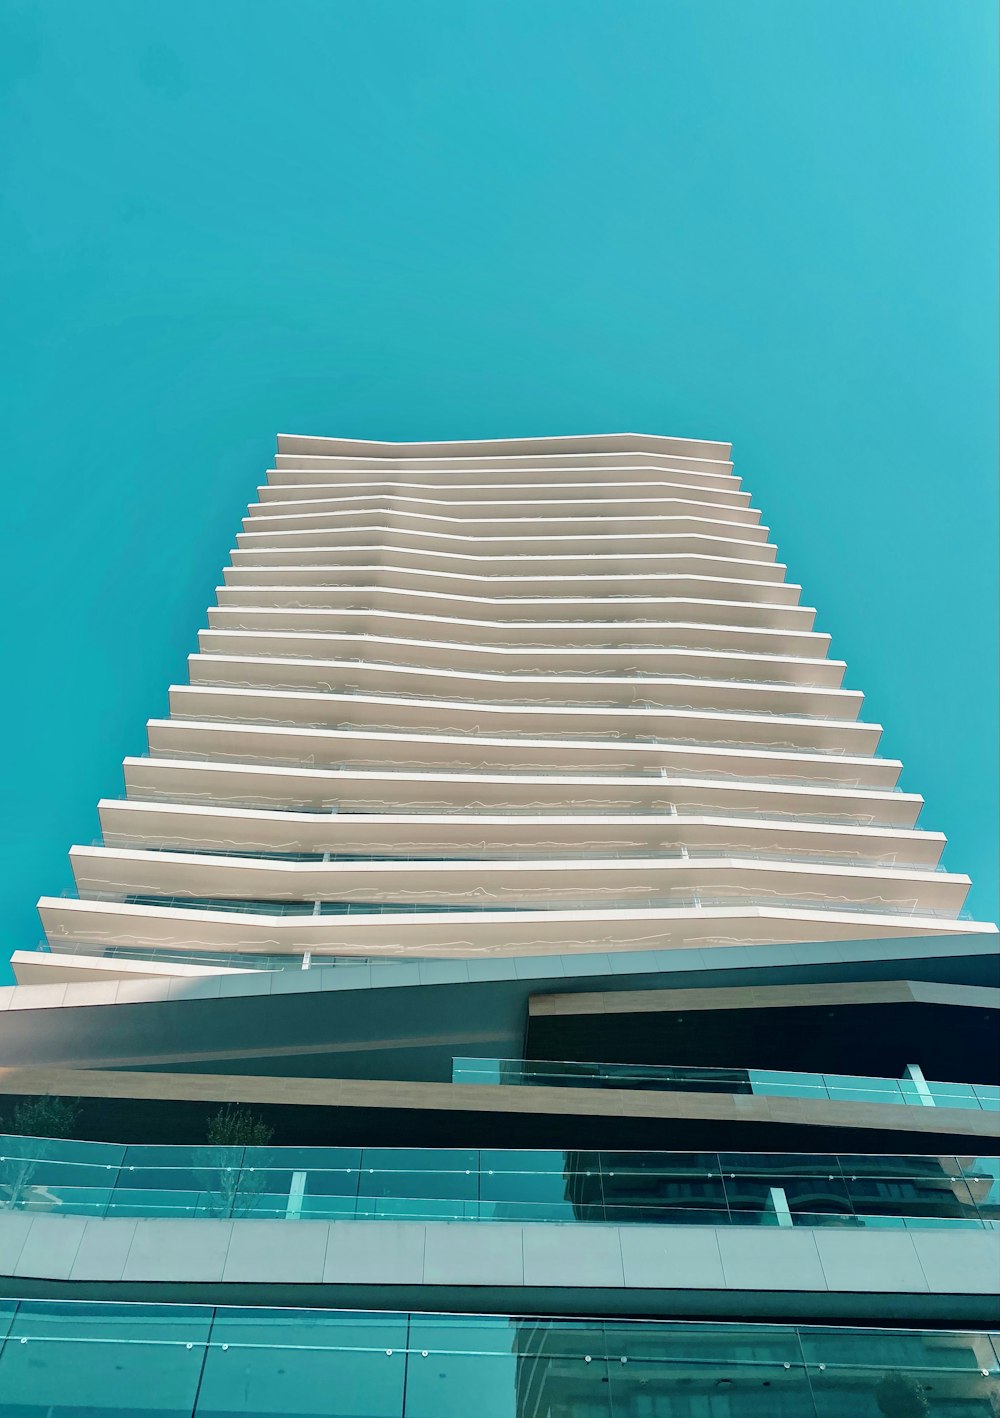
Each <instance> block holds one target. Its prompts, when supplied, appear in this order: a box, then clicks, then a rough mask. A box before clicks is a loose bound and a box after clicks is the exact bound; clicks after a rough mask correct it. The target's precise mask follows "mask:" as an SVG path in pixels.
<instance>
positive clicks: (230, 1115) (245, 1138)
mask: <svg viewBox="0 0 1000 1418" xmlns="http://www.w3.org/2000/svg"><path fill="white" fill-rule="evenodd" d="M273 1135H274V1129H273V1128H271V1127H269V1126H268V1125H267V1123H266V1122H265V1121H264V1119H263V1118H262V1117H260V1116H259V1115H258V1114H257V1113H252V1112H251V1111H250V1110H249V1109H248V1108H243V1107H241V1106H240V1104H239V1103H227V1104H226V1105H225V1106H224V1107H222V1108H220V1109H219V1111H218V1112H217V1113H213V1115H212V1117H211V1118H209V1120H208V1128H207V1130H206V1133H205V1140H206V1141H207V1143H208V1145H209V1147H212V1148H216V1149H218V1150H217V1153H216V1156H215V1157H214V1158H213V1159H212V1160H213V1165H212V1169H211V1172H210V1173H209V1186H208V1190H209V1192H210V1194H211V1197H212V1209H213V1210H214V1211H215V1212H216V1213H217V1214H218V1215H220V1216H246V1215H247V1214H248V1213H249V1212H250V1211H252V1210H253V1207H254V1202H255V1201H256V1199H257V1197H258V1196H259V1195H260V1193H261V1192H262V1191H263V1189H264V1177H263V1175H262V1174H261V1173H260V1172H254V1171H253V1170H252V1169H249V1168H247V1167H244V1166H243V1148H245V1147H266V1146H267V1144H268V1143H269V1142H270V1141H271V1138H272V1137H273Z"/></svg>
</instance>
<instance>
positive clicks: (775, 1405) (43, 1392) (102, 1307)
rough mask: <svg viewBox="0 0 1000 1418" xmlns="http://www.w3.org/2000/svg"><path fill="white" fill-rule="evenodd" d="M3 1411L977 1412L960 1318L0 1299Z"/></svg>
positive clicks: (978, 1370) (373, 1414)
mask: <svg viewBox="0 0 1000 1418" xmlns="http://www.w3.org/2000/svg"><path fill="white" fill-rule="evenodd" d="M0 1393H2V1394H3V1410H4V1411H5V1412H9V1413H11V1414H12V1415H25V1418H28V1415H53V1416H55V1415H58V1418H95V1415H97V1414H111V1413H115V1414H129V1415H133V1418H220V1415H223V1414H225V1415H235V1414H252V1415H254V1418H316V1415H317V1414H329V1415H344V1418H346V1415H360V1414H364V1415H366V1416H367V1418H469V1415H473V1414H477V1415H482V1418H544V1415H553V1414H574V1415H579V1418H657V1415H662V1418H668V1415H673V1414H676V1415H678V1418H682V1415H690V1418H697V1415H704V1418H709V1415H712V1418H882V1415H884V1414H899V1415H907V1414H923V1413H926V1414H940V1415H942V1418H944V1415H951V1416H952V1418H992V1415H995V1414H996V1412H997V1407H998V1403H1000V1336H998V1335H997V1334H995V1333H990V1332H984V1331H978V1330H963V1331H961V1332H953V1331H949V1330H942V1329H937V1330H932V1331H924V1330H902V1329H896V1330H886V1329H872V1328H867V1329H850V1328H846V1327H844V1326H795V1327H793V1326H791V1325H781V1324H752V1323H747V1322H742V1323H739V1324H725V1323H719V1322H715V1321H697V1322H692V1321H683V1320H681V1321H677V1320H595V1319H547V1318H540V1317H537V1316H536V1317H532V1318H517V1317H508V1316H506V1315H461V1314H427V1313H425V1314H419V1313H398V1312H394V1311H385V1310H382V1311H349V1310H303V1309H265V1308H241V1309H236V1308H225V1307H218V1308H214V1307H211V1306H207V1305H197V1304H190V1305H165V1304H122V1303H117V1304H115V1303H108V1302H101V1301H81V1300H70V1301H45V1300H21V1301H17V1300H0Z"/></svg>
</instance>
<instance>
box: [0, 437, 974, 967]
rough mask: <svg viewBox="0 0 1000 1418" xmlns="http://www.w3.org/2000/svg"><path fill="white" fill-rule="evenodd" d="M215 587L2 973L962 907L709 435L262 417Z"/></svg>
mask: <svg viewBox="0 0 1000 1418" xmlns="http://www.w3.org/2000/svg"><path fill="white" fill-rule="evenodd" d="M224 582H225V584H224V585H223V586H221V587H220V588H219V590H218V596H217V604H216V605H215V606H213V607H212V608H211V609H210V610H209V613H208V622H209V623H208V626H207V628H206V629H204V630H203V631H202V632H201V634H200V636H199V645H198V651H197V653H196V654H193V655H192V656H191V658H190V667H189V669H190V674H189V683H188V684H186V685H176V686H174V687H172V689H171V691H170V713H169V717H167V718H165V719H154V720H151V721H150V722H149V726H148V738H149V750H148V753H147V754H146V755H144V756H142V757H136V758H129V759H126V761H125V789H126V792H125V797H124V798H122V799H120V800H118V799H108V800H105V801H104V802H102V803H101V805H100V815H101V825H102V831H103V838H102V841H101V842H100V843H98V844H95V845H91V846H79V847H75V848H74V849H73V851H72V853H71V860H72V864H73V870H74V874H75V879H76V885H77V894H76V895H74V896H66V897H62V898H43V900H42V901H41V903H40V907H39V909H40V913H41V917H42V922H43V925H44V928H45V934H46V947H47V948H46V949H43V950H42V951H41V952H37V953H30V952H19V953H18V955H17V957H16V958H15V968H16V969H17V970H18V972H19V975H18V977H19V978H21V979H27V978H29V977H30V978H31V979H32V980H38V979H39V978H46V979H51V980H52V981H59V980H68V979H75V980H79V979H81V978H83V977H82V976H81V974H80V973H79V972H80V969H81V965H82V963H83V962H84V961H90V962H92V969H93V972H94V973H93V976H92V978H105V979H106V978H109V977H110V978H127V977H128V975H129V973H130V972H134V971H135V970H136V969H137V966H136V964H135V963H134V962H135V960H136V959H138V958H140V957H142V956H143V955H145V956H146V957H147V962H146V966H147V968H148V965H149V962H150V961H152V962H154V964H156V966H157V969H158V970H159V972H160V973H162V974H164V975H167V976H169V975H171V974H172V973H177V974H180V973H183V972H184V962H185V959H186V960H187V962H188V966H189V967H193V968H199V969H200V968H209V969H215V968H221V967H216V966H215V965H214V964H212V962H213V961H215V960H217V959H218V958H220V956H224V955H226V954H234V953H235V954H238V955H240V956H242V957H246V958H253V957H255V956H258V957H260V958H261V959H262V960H263V959H267V960H273V959H274V958H276V957H277V958H279V959H280V958H282V957H286V956H287V957H288V958H289V960H290V961H293V960H294V961H296V962H298V961H301V960H303V959H308V960H309V961H310V962H313V963H315V964H319V963H322V962H323V961H331V960H332V961H336V960H347V959H350V958H363V959H365V960H388V959H393V958H398V957H404V958H406V957H412V956H420V957H423V958H428V959H442V960H446V959H475V958H484V957H515V958H522V957H526V956H544V955H554V954H565V953H570V954H578V955H579V954H584V953H589V952H600V953H602V954H603V953H605V952H607V951H642V950H657V951H660V950H664V949H671V948H684V947H694V948H711V947H718V946H732V945H734V944H737V945H738V944H743V945H746V946H748V947H751V946H753V947H757V946H762V945H769V944H771V945H787V944H791V943H809V942H823V941H836V940H841V939H845V940H847V939H849V940H857V939H865V938H868V939H899V938H908V937H921V936H928V935H940V934H942V933H946V934H949V935H956V936H975V935H977V934H978V933H981V932H982V931H983V929H984V927H982V926H981V925H980V924H979V923H977V922H974V921H969V920H967V919H965V917H964V915H963V906H964V900H965V895H966V892H967V889H968V885H969V882H968V878H967V877H965V876H963V875H961V874H958V873H952V872H947V871H944V870H942V869H941V867H940V856H941V851H942V848H943V845H944V839H943V837H942V836H941V835H940V834H938V833H935V832H928V831H923V830H922V829H920V828H918V827H917V817H918V815H919V811H920V807H921V800H920V798H919V797H918V796H916V795H914V794H912V793H906V792H901V791H899V790H898V777H899V772H900V764H899V763H898V762H896V761H894V760H892V759H887V758H883V757H880V756H879V755H878V752H877V750H878V742H879V737H880V734H881V729H880V727H879V725H877V724H872V723H869V722H866V721H865V720H864V719H863V718H862V717H861V713H862V696H861V694H860V693H858V692H857V691H856V690H854V689H851V688H849V687H845V685H844V673H845V665H844V663H843V662H842V661H839V660H836V659H831V658H830V656H829V653H828V652H829V637H828V636H827V635H825V634H824V633H822V632H821V631H817V630H816V629H815V626H814V619H815V616H814V612H813V610H812V609H811V608H809V607H807V606H803V605H802V604H801V603H800V587H799V586H798V585H796V584H794V583H793V582H790V581H789V580H788V579H787V576H786V567H785V565H784V564H783V563H782V562H781V561H779V560H778V558H777V550H776V548H775V546H774V544H773V543H772V541H771V540H770V535H769V531H768V528H767V527H766V526H763V525H762V524H761V521H760V514H759V512H758V511H757V510H756V509H755V508H753V507H752V506H751V505H750V496H749V494H748V493H747V492H746V491H745V490H744V489H743V488H742V486H741V480H740V478H739V477H737V476H736V475H735V474H734V472H733V467H732V464H731V462H730V460H729V445H728V444H721V443H704V442H697V441H692V440H682V439H669V438H650V437H645V436H638V435H636V436H632V435H620V436H619V435H613V436H607V437H594V438H580V439H575V438H570V439H536V440H513V441H506V442H502V441H501V442H497V443H493V444H462V445H410V446H406V445H402V446H400V447H398V448H389V447H387V446H382V445H374V446H368V445H359V444H353V443H350V442H347V441H343V440H336V439H310V438H297V437H283V438H281V439H279V452H278V457H277V459H276V465H275V467H274V468H273V469H271V470H270V472H269V473H268V480H267V483H266V485H264V486H262V487H261V488H260V489H259V490H258V498H257V501H256V502H255V503H253V504H252V505H251V506H250V508H249V510H248V514H247V516H246V517H245V518H244V521H243V528H242V530H241V531H240V533H239V534H238V536H237V546H236V548H235V549H234V551H233V553H232V556H231V563H230V565H229V566H228V567H227V568H226V571H225V577H224ZM985 929H989V928H988V927H987V928H985ZM68 953H72V955H73V957H74V958H73V965H72V969H71V968H70V966H69V964H68V963H67V955H68ZM130 962H132V963H130ZM199 962H202V964H201V965H199Z"/></svg>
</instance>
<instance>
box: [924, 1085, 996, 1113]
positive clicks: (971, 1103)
mask: <svg viewBox="0 0 1000 1418" xmlns="http://www.w3.org/2000/svg"><path fill="white" fill-rule="evenodd" d="M927 1088H928V1090H929V1092H930V1095H931V1097H932V1098H933V1099H934V1104H935V1106H936V1107H938V1108H977V1109H981V1108H982V1107H983V1104H982V1102H981V1101H980V1099H979V1097H978V1095H977V1093H976V1090H975V1088H974V1087H973V1086H972V1084H971V1083H932V1082H931V1081H930V1080H929V1079H928V1081H927Z"/></svg>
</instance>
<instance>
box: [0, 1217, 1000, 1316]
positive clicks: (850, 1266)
mask: <svg viewBox="0 0 1000 1418" xmlns="http://www.w3.org/2000/svg"><path fill="white" fill-rule="evenodd" d="M998 1274H1000V1232H998V1231H971V1230H970V1231H953V1230H947V1229H941V1230H934V1229H926V1230H924V1229H921V1230H915V1231H902V1230H899V1231H896V1230H890V1231H879V1232H876V1231H849V1230H843V1229H841V1228H831V1229H829V1230H825V1229H816V1230H810V1229H807V1228H804V1227H803V1228H796V1229H792V1230H784V1229H779V1228H770V1227H768V1228H757V1227H736V1226H734V1227H715V1226H683V1227H671V1226H641V1225H638V1226H613V1225H603V1224H593V1225H590V1224H588V1225H577V1224H572V1223H570V1224H566V1223H562V1224H560V1223H545V1222H538V1223H532V1224H527V1225H522V1224H519V1223H516V1222H502V1221H501V1222H488V1223H482V1222H453V1221H432V1222H416V1221H399V1222H396V1221H360V1222H359V1221H332V1222H326V1221H294V1222H293V1221H281V1220H233V1221H224V1220H211V1219H207V1218H205V1219H201V1218H196V1219H172V1218H171V1219H160V1218H142V1219H128V1218H111V1219H94V1218H86V1217H78V1216H50V1215H28V1214H25V1213H23V1212H5V1213H0V1287H2V1288H3V1289H5V1290H7V1291H8V1293H13V1292H14V1291H15V1290H16V1289H17V1286H18V1284H19V1283H22V1282H23V1284H24V1285H29V1286H30V1288H31V1290H32V1292H33V1293H35V1294H43V1293H49V1292H47V1291H46V1286H54V1287H57V1288H58V1287H60V1286H61V1287H63V1289H64V1290H65V1287H66V1286H67V1285H68V1286H70V1287H74V1288H76V1289H77V1290H79V1289H80V1288H81V1287H82V1288H83V1289H84V1290H87V1289H89V1290H90V1291H91V1292H92V1293H96V1291H95V1290H94V1287H100V1293H102V1294H103V1293H114V1287H121V1293H122V1294H123V1295H124V1294H128V1295H129V1296H130V1297H133V1298H134V1297H135V1295H136V1294H137V1293H141V1292H142V1291H143V1290H147V1291H148V1292H149V1293H152V1291H153V1289H154V1288H155V1290H156V1292H157V1293H165V1292H164V1287H171V1286H173V1287H183V1291H182V1292H181V1291H180V1290H179V1291H178V1293H183V1294H184V1295H192V1294H195V1293H197V1292H198V1291H199V1290H202V1291H203V1290H204V1288H205V1287H212V1293H213V1294H226V1293H230V1292H232V1293H245V1292H246V1290H247V1288H248V1287H249V1288H250V1289H251V1290H252V1291H253V1293H255V1294H272V1293H274V1294H277V1295H280V1296H281V1297H282V1301H283V1302H284V1303H287V1302H288V1300H289V1298H290V1296H291V1295H292V1294H294V1295H295V1296H296V1297H299V1295H300V1294H301V1295H304V1296H308V1297H310V1299H312V1298H313V1297H315V1296H316V1295H320V1296H322V1300H323V1303H326V1304H342V1303H344V1302H345V1300H346V1301H348V1302H355V1301H356V1300H357V1299H358V1298H359V1297H364V1296H368V1297H369V1299H370V1298H371V1296H372V1295H374V1296H376V1297H377V1299H376V1303H377V1304H378V1305H379V1306H381V1305H385V1304H388V1303H389V1302H390V1298H391V1297H397V1298H400V1297H404V1296H405V1297H407V1298H408V1300H410V1301H416V1302H417V1303H418V1304H419V1305H420V1306H422V1307H423V1308H427V1309H434V1308H440V1307H442V1305H444V1306H445V1307H447V1305H448V1304H449V1303H450V1302H452V1301H453V1299H454V1297H455V1296H456V1295H461V1296H463V1297H464V1302H465V1303H468V1302H469V1297H470V1296H471V1297H472V1299H473V1300H474V1301H475V1308H478V1309H481V1310H490V1309H493V1310H500V1309H502V1308H503V1305H504V1303H505V1300H504V1297H505V1296H509V1295H510V1294H511V1293H514V1292H516V1294H517V1295H518V1296H519V1297H520V1305H521V1307H522V1308H523V1306H524V1305H525V1304H526V1303H530V1302H532V1301H533V1300H542V1301H543V1302H545V1303H549V1302H551V1300H552V1297H553V1296H555V1295H559V1296H560V1297H561V1303H562V1304H563V1305H564V1307H567V1308H569V1309H574V1308H575V1309H578V1310H579V1309H583V1310H585V1309H586V1308H587V1305H588V1304H589V1305H591V1306H593V1305H594V1304H595V1303H596V1301H597V1298H598V1296H600V1297H601V1299H602V1302H603V1299H604V1298H605V1297H606V1296H609V1295H610V1296H611V1297H612V1298H613V1303H614V1305H615V1307H616V1308H617V1309H618V1310H619V1311H621V1310H630V1311H632V1312H635V1313H669V1312H671V1311H672V1310H675V1309H676V1310H680V1311H681V1312H683V1310H684V1309H687V1310H688V1311H689V1312H690V1311H691V1309H692V1307H694V1308H695V1309H698V1310H702V1311H704V1312H706V1313H708V1312H712V1311H713V1310H714V1311H716V1312H720V1311H721V1310H723V1309H726V1310H733V1309H737V1310H738V1311H739V1312H740V1313H746V1314H749V1313H757V1314H768V1315H772V1316H773V1315H777V1314H785V1315H786V1316H788V1317H789V1318H793V1317H795V1316H796V1315H801V1313H802V1312H803V1308H805V1311H806V1312H812V1313H817V1314H827V1315H840V1314H843V1315H851V1314H858V1313H864V1314H869V1315H872V1316H878V1315H882V1316H884V1317H885V1318H887V1319H888V1318H891V1317H893V1316H896V1315H900V1314H903V1313H905V1314H906V1315H907V1317H912V1318H922V1319H926V1320H948V1319H959V1318H961V1319H963V1320H964V1319H969V1318H972V1317H975V1318H978V1319H981V1320H983V1321H984V1322H985V1321H988V1322H991V1323H992V1322H994V1321H995V1320H996V1318H997V1314H998V1310H1000V1304H998V1301H997V1298H996V1280H997V1275H998ZM109 1286H110V1287H112V1290H110V1291H109V1290H107V1287H109ZM52 1293H54V1292H52ZM737 1297H738V1299H737ZM748 1305H749V1306H750V1308H749V1309H748V1308H747V1306H748Z"/></svg>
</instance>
